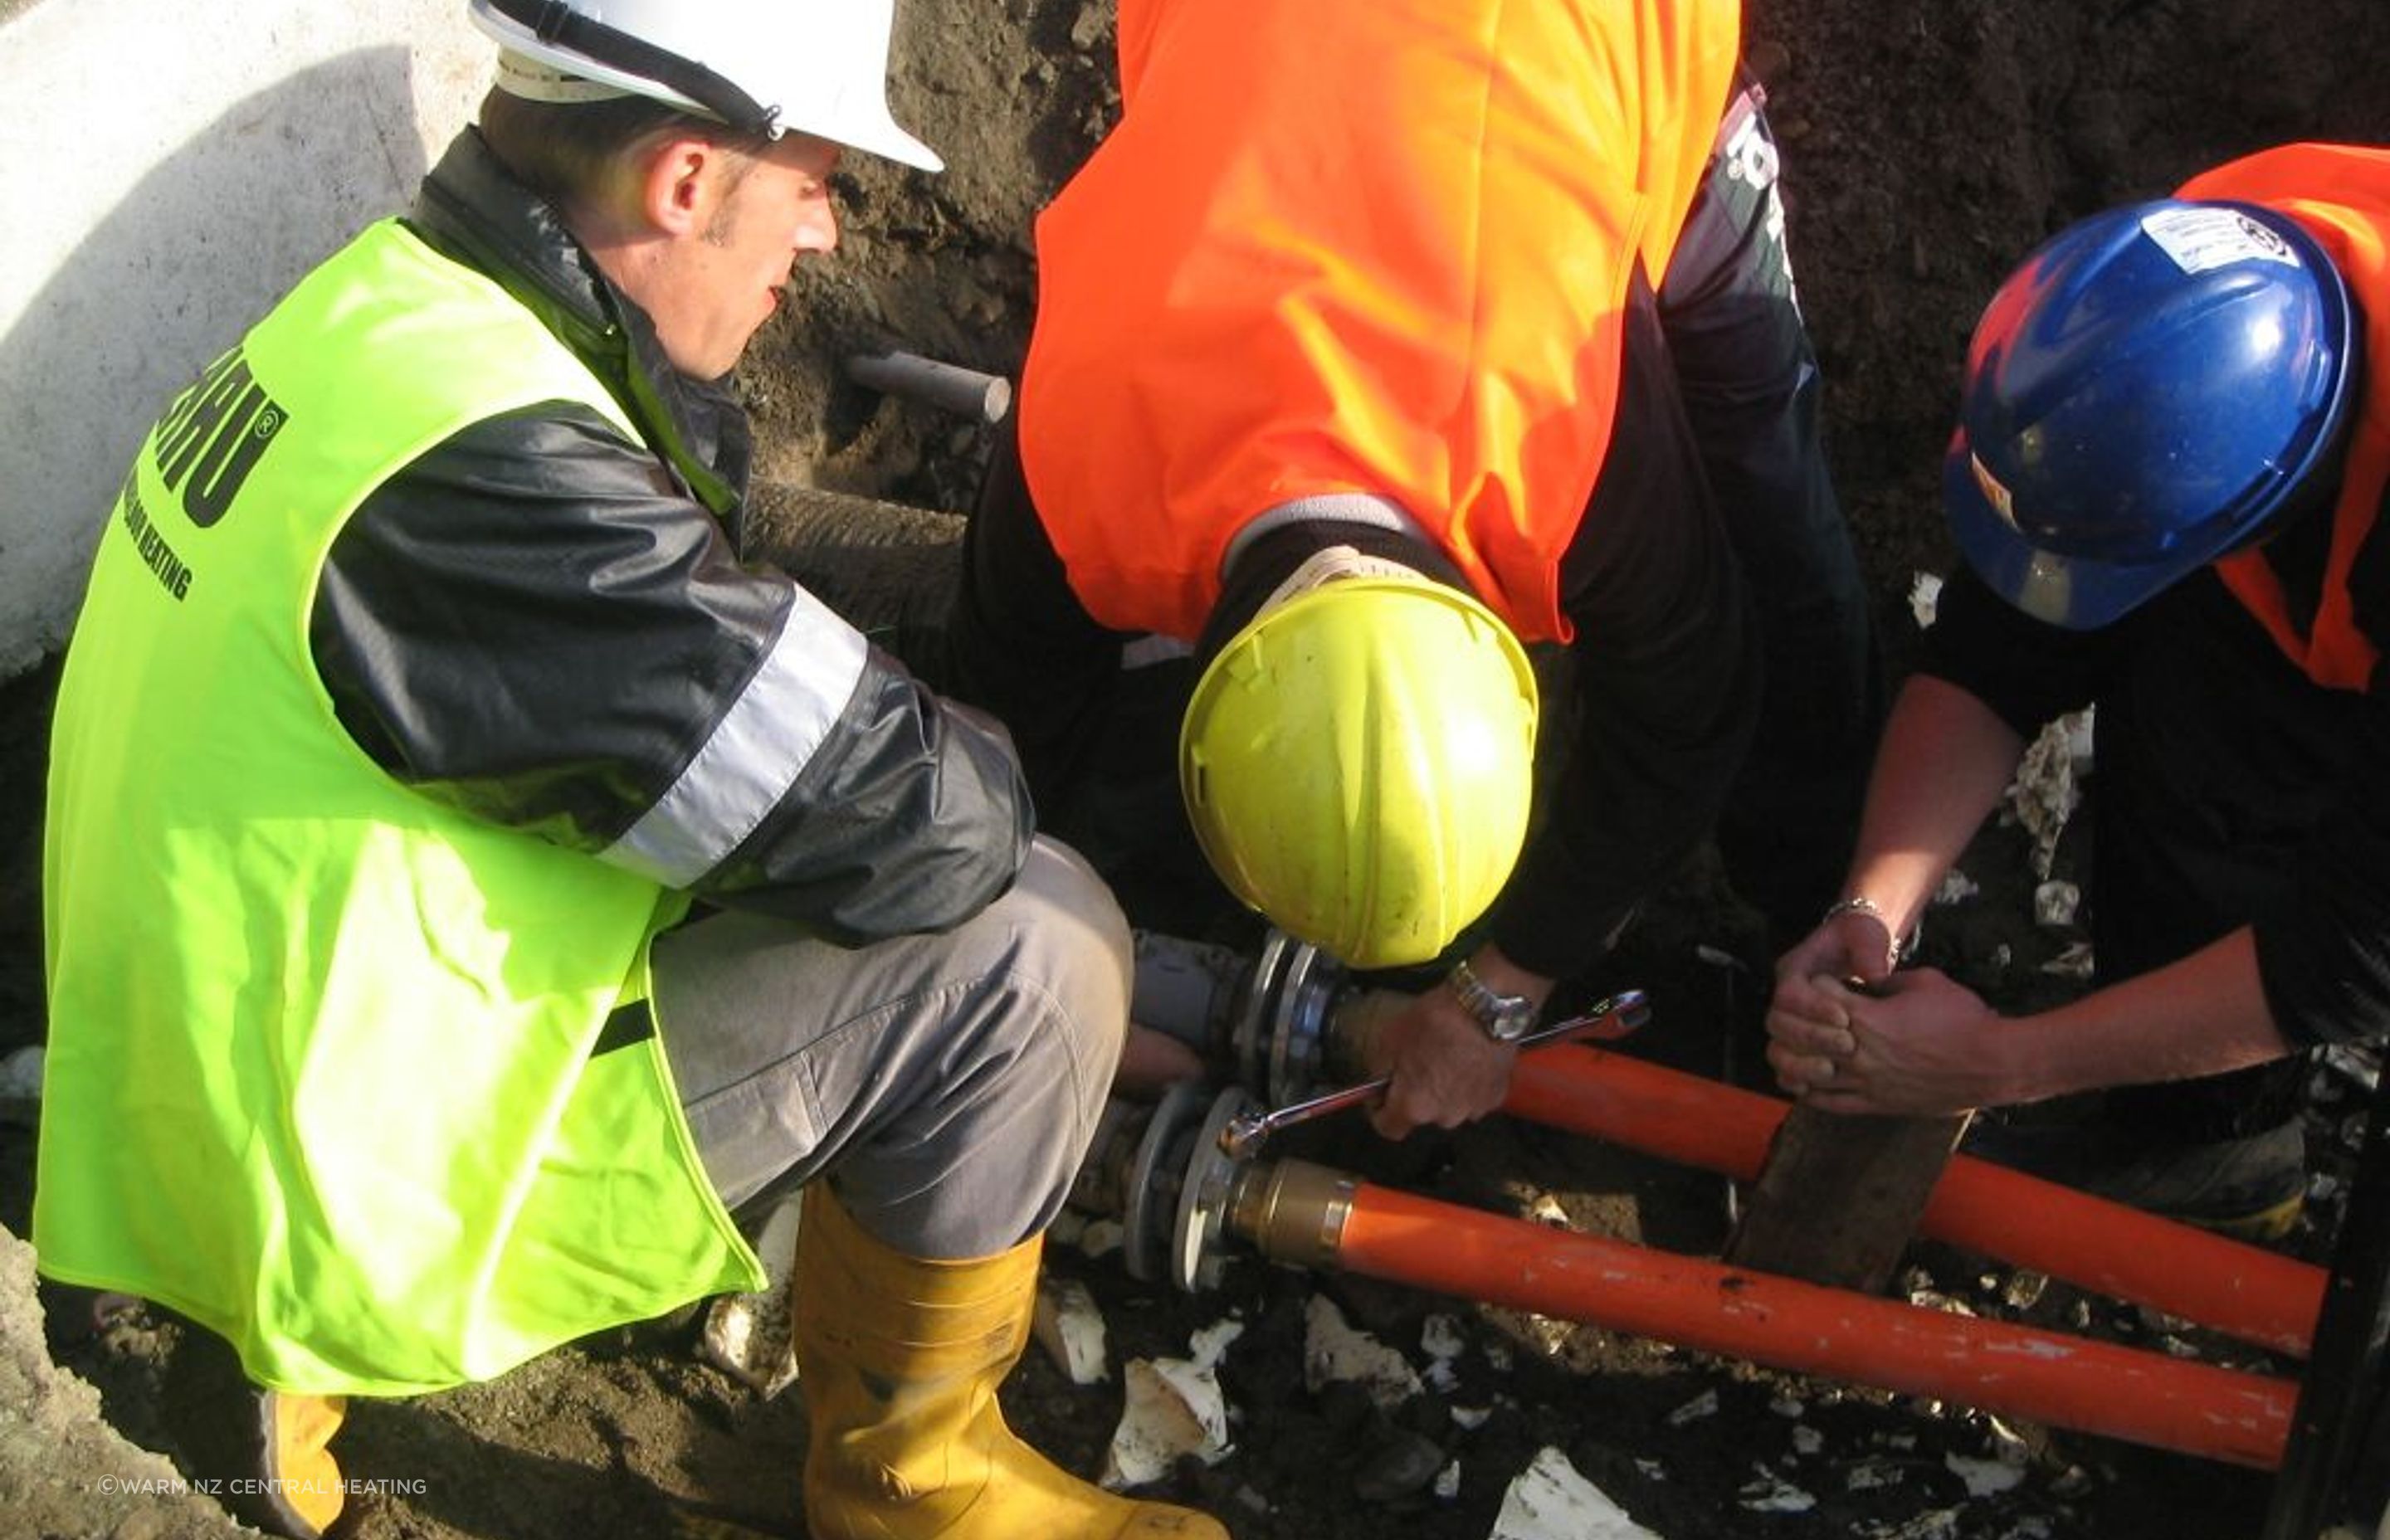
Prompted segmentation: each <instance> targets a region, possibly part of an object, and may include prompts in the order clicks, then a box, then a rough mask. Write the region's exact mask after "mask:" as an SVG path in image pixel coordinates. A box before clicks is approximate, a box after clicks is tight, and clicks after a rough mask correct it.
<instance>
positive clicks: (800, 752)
mask: <svg viewBox="0 0 2390 1540" xmlns="http://www.w3.org/2000/svg"><path fill="white" fill-rule="evenodd" d="M866 651H867V648H866V645H865V643H864V640H863V634H862V633H861V632H859V631H857V630H855V629H854V627H853V626H851V625H849V624H847V623H846V622H844V621H842V620H841V619H840V618H839V617H838V616H837V615H835V614H833V613H832V612H831V611H830V610H829V608H828V607H826V606H825V605H823V603H822V602H821V601H820V600H819V599H817V598H816V597H813V596H812V595H811V594H808V593H806V592H805V591H804V590H803V589H802V588H799V589H797V590H795V598H794V601H793V602H792V603H791V604H790V607H789V618H788V620H787V621H786V622H784V623H783V624H782V625H781V627H780V635H779V639H778V640H777V641H776V642H774V643H773V644H772V650H771V653H770V655H769V656H767V657H765V660H764V663H763V666H762V667H761V668H758V669H757V670H756V671H755V676H754V677H753V678H752V679H750V680H749V681H748V682H747V688H746V690H745V691H744V692H743V693H742V694H741V695H740V696H739V699H737V700H736V701H734V702H732V704H731V707H730V709H729V710H728V711H727V712H724V713H723V715H722V720H721V721H719V722H717V723H715V724H714V726H713V736H712V737H711V738H707V739H706V740H705V746H704V747H703V748H701V749H700V750H699V751H697V754H696V757H694V758H693V759H691V760H690V761H689V762H688V768H687V769H686V770H684V771H682V772H681V776H680V779H678V780H676V781H675V782H674V783H673V786H672V789H671V790H669V791H666V792H665V793H664V794H663V796H662V798H661V799H659V800H658V801H657V802H656V805H655V806H653V807H651V808H649V810H648V813H647V815H646V816H645V817H643V818H641V819H640V820H639V821H638V822H637V823H636V824H635V825H633V826H632V827H631V828H630V831H629V832H628V833H626V834H624V835H623V837H622V838H621V839H620V840H618V841H615V842H614V843H613V845H612V846H611V847H610V848H609V849H608V850H606V851H605V852H603V853H602V854H601V856H600V858H601V859H602V860H605V861H607V862H610V863H611V864H612V865H614V866H621V867H623V868H625V869H626V870H629V871H634V872H636V873H638V874H639V875H640V876H642V877H645V878H648V879H651V880H653V881H657V882H661V883H662V884H664V885H665V886H666V887H672V888H686V887H687V886H689V885H690V884H691V883H693V882H695V881H696V880H697V879H699V878H700V877H703V876H704V875H705V874H706V873H707V872H709V871H712V870H713V868H714V867H715V866H718V865H720V864H721V862H722V860H723V858H724V857H726V856H727V855H728V854H729V853H731V852H732V851H734V850H736V849H738V848H739V841H742V840H744V839H746V838H747V836H748V835H749V834H751V833H752V832H753V831H754V828H755V826H756V825H757V824H759V823H761V822H762V821H763V819H764V816H765V814H768V813H770V812H771V811H772V809H773V808H775V807H777V806H778V805H779V802H780V798H781V797H782V796H783V795H785V794H786V793H787V791H788V789H789V787H790V784H791V783H793V782H794V781H795V780H796V778H797V776H799V775H800V774H801V773H803V770H804V767H805V765H806V764H807V763H809V762H810V761H811V760H812V759H813V757H814V751H815V750H816V749H818V748H820V747H821V744H822V739H823V738H827V737H829V730H830V728H831V726H832V725H834V724H836V723H837V721H838V718H839V713H840V712H843V711H844V710H845V709H846V703H847V702H848V701H849V700H851V699H854V687H855V683H856V681H858V680H860V679H861V678H862V677H863V661H864V658H865V655H866Z"/></svg>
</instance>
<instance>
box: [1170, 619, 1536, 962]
mask: <svg viewBox="0 0 2390 1540" xmlns="http://www.w3.org/2000/svg"><path fill="white" fill-rule="evenodd" d="M1535 749H1536V679H1535V674H1534V672H1533V671H1532V670H1531V669H1530V668H1529V666H1528V663H1527V654H1526V650H1525V648H1522V647H1521V646H1520V645H1519V640H1518V638H1517V637H1515V636H1513V635H1511V634H1510V627H1508V626H1506V625H1504V624H1503V623H1502V622H1500V621H1499V620H1497V618H1496V617H1495V615H1494V613H1493V612H1492V611H1491V610H1487V609H1486V608H1485V607H1484V605H1482V604H1480V603H1478V602H1477V601H1476V600H1475V599H1473V598H1471V597H1469V596H1468V595H1466V594H1464V593H1461V592H1460V591H1459V590H1458V589H1455V588H1451V587H1448V586H1446V585H1445V584H1440V583H1435V582H1432V581H1430V580H1428V579H1426V578H1409V577H1354V578H1343V579H1339V580H1337V581H1334V582H1330V583H1327V584H1321V585H1320V586H1318V587H1316V588H1312V589H1310V590H1309V591H1307V592H1304V593H1302V594H1299V595H1298V596H1297V597H1293V598H1291V599H1289V600H1286V601H1285V602H1283V603H1279V604H1277V605H1275V606H1273V607H1271V608H1268V609H1266V610H1263V611H1262V612H1261V613H1260V614H1259V615H1257V616H1256V617H1255V618H1254V619H1253V622H1251V623H1250V624H1248V625H1247V626H1246V627H1245V628H1244V629H1243V630H1241V631H1240V632H1238V633H1237V634H1236V635H1235V636H1234V637H1232V638H1231V639H1230V640H1229V642H1228V644H1227V646H1226V647H1225V648H1221V650H1220V652H1219V655H1218V656H1217V657H1215V658H1214V659H1213V660H1212V662H1211V664H1210V666H1209V667H1207V668H1206V669H1205V670H1204V671H1203V676H1202V678H1201V680H1199V681H1198V682H1197V684H1196V686H1195V693H1194V696H1193V698H1192V699H1190V700H1189V703H1188V707H1187V717H1186V720H1185V722H1184V723H1183V724H1182V725H1181V727H1180V730H1179V735H1178V785H1179V790H1180V792H1181V793H1182V794H1183V795H1184V796H1185V798H1186V800H1187V814H1188V817H1189V819H1190V820H1191V821H1192V823H1193V824H1194V827H1195V834H1196V838H1197V839H1198V840H1199V841H1201V844H1202V847H1203V853H1204V854H1205V855H1206V856H1208V857H1209V858H1210V860H1211V863H1212V866H1213V868H1214V870H1216V871H1217V872H1218V873H1219V874H1220V878H1221V879H1222V880H1223V881H1225V882H1226V883H1227V885H1228V887H1229V888H1230V889H1231V890H1232V891H1233V892H1235V893H1236V894H1237V896H1238V897H1240V898H1241V899H1243V900H1244V901H1245V902H1246V903H1247V904H1250V905H1253V907H1254V908H1256V909H1258V910H1260V911H1261V912H1262V913H1263V914H1264V915H1266V916H1267V917H1268V918H1270V920H1271V921H1272V922H1273V923H1274V924H1276V925H1277V926H1278V927H1279V929H1281V930H1285V931H1287V932H1288V933H1289V934H1291V935H1292V936H1294V937H1295V938H1296V939H1298V940H1301V941H1306V942H1309V943H1311V944H1313V945H1315V946H1317V947H1318V948H1319V949H1320V950H1321V951H1323V952H1325V953H1327V954H1328V955H1329V956H1332V957H1335V958H1337V959H1338V960H1339V961H1342V962H1343V963H1345V964H1347V965H1348V966H1351V967H1354V968H1385V967H1393V966H1397V965H1401V964H1406V963H1418V962H1425V961H1428V960H1429V959H1431V958H1433V957H1435V956H1438V955H1440V954H1441V953H1442V952H1443V951H1444V949H1445V948H1446V946H1447V945H1449V944H1450V943H1451V942H1452V940H1453V938H1454V937H1456V936H1458V934H1459V933H1460V931H1461V929H1462V928H1463V927H1464V926H1466V925H1468V924H1469V923H1470V922H1471V920H1473V919H1475V918H1477V917H1478V916H1479V915H1481V914H1483V913H1484V911H1485V908H1486V906H1487V905H1491V904H1492V903H1493V902H1494V899H1495V895H1496V894H1497V893H1499V892H1501V891H1502V884H1503V883H1504V882H1506V881H1507V880H1509V879H1510V868H1511V866H1513V865H1515V864H1516V863H1517V861H1518V858H1519V847H1520V846H1521V845H1522V844H1523V842H1524V841H1525V840H1526V833H1527V803H1528V800H1529V797H1530V794H1531V791H1532V789H1533V785H1534V778H1535Z"/></svg>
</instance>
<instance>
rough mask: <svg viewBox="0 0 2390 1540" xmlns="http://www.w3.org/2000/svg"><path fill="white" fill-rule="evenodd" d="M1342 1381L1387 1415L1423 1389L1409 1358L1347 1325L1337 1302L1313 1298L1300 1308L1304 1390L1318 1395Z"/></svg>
mask: <svg viewBox="0 0 2390 1540" xmlns="http://www.w3.org/2000/svg"><path fill="white" fill-rule="evenodd" d="M1340 1381H1341V1382H1348V1383H1351V1384H1356V1385H1358V1386H1360V1387H1361V1388H1362V1389H1363V1390H1365V1391H1367V1392H1369V1399H1370V1401H1371V1402H1373V1403H1374V1404H1376V1405H1377V1406H1378V1407H1379V1408H1380V1409H1381V1410H1384V1411H1389V1412H1391V1411H1393V1410H1394V1408H1396V1407H1398V1406H1400V1405H1402V1404H1403V1403H1404V1402H1406V1401H1408V1400H1409V1399H1410V1398H1411V1397H1413V1396H1415V1395H1418V1394H1419V1393H1420V1391H1421V1390H1423V1389H1424V1388H1425V1387H1424V1386H1422V1384H1421V1383H1420V1377H1419V1372H1418V1371H1417V1370H1415V1369H1413V1368H1412V1367H1411V1366H1410V1361H1409V1360H1408V1359H1407V1358H1405V1357H1404V1356H1403V1355H1402V1354H1400V1353H1397V1352H1396V1351H1395V1350H1394V1349H1393V1348H1391V1347H1388V1346H1387V1345H1386V1344H1385V1343H1383V1342H1381V1341H1378V1340H1377V1339H1376V1338H1375V1337H1372V1336H1370V1335H1369V1334H1368V1332H1366V1331H1357V1330H1356V1329H1354V1328H1352V1327H1351V1326H1348V1325H1347V1324H1345V1320H1344V1312H1343V1311H1342V1310H1339V1309H1337V1308H1336V1302H1335V1301H1333V1300H1331V1299H1330V1298H1329V1297H1328V1296H1327V1295H1325V1294H1314V1295H1312V1296H1311V1302H1310V1303H1308V1304H1306V1305H1305V1306H1304V1336H1303V1382H1304V1389H1306V1390H1308V1391H1309V1392H1311V1393H1313V1394H1314V1395H1317V1394H1318V1393H1319V1392H1320V1391H1321V1390H1322V1389H1324V1388H1325V1387H1327V1386H1329V1385H1330V1384H1335V1383H1338V1382H1340Z"/></svg>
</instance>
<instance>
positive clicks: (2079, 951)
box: [2041, 941, 2093, 979]
mask: <svg viewBox="0 0 2390 1540" xmlns="http://www.w3.org/2000/svg"><path fill="white" fill-rule="evenodd" d="M2092 961H2093V959H2092V956H2091V943H2089V942H2088V941H2078V942H2076V943H2074V944H2072V945H2070V946H2069V947H2067V948H2066V950H2065V951H2063V952H2061V953H2060V954H2059V955H2058V956H2054V957H2052V958H2050V959H2049V961H2048V962H2046V963H2044V964H2042V965H2041V971H2042V972H2044V973H2047V974H2049V975H2050V976H2051V977H2052V978H2057V979H2088V978H2089V977H2090V976H2091V969H2092Z"/></svg>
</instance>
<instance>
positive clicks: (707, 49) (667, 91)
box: [469, 0, 945, 171]
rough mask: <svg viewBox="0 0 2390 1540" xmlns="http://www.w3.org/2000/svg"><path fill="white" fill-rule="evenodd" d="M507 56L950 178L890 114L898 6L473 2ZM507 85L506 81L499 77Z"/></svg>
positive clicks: (775, 0) (822, 0)
mask: <svg viewBox="0 0 2390 1540" xmlns="http://www.w3.org/2000/svg"><path fill="white" fill-rule="evenodd" d="M469 12H470V14H471V16H472V19H473V23H474V25H476V26H478V27H480V28H481V29H482V31H483V32H487V33H489V34H490V35H491V36H492V37H495V38H496V39H497V40H498V42H499V43H500V44H501V45H503V46H504V47H505V48H506V49H507V50H508V51H509V52H510V53H512V54H514V55H517V56H520V58H522V59H527V60H530V61H532V62H533V63H534V64H538V65H546V66H548V67H550V68H553V69H555V70H558V71H561V72H562V73H563V74H564V75H566V76H568V77H571V78H572V79H575V80H583V81H590V82H594V83H597V84H598V85H601V86H613V87H615V88H617V89H619V90H622V91H626V92H629V93H631V94H633V95H635V96H651V97H653V98H655V99H656V100H658V101H662V102H669V103H671V104H672V105H673V106H675V107H679V108H685V109H688V110H689V111H692V112H699V113H702V114H704V115H705V116H707V117H710V118H718V119H720V120H722V121H723V122H728V123H730V124H732V125H733V126H735V127H739V128H745V129H758V130H762V131H764V132H766V133H769V134H770V135H772V136H773V137H775V138H777V137H778V136H779V135H782V134H786V133H790V132H795V133H799V134H810V135H815V136H816V137H817V138H822V139H829V140H830V141H832V142H834V143H837V144H842V145H846V146H849V147H851V148H855V149H861V150H868V151H870V152H871V153H872V154H874V155H884V156H886V157H888V158H889V159H890V160H901V161H903V162H904V163H905V164H906V165H908V166H919V167H920V168H921V169H922V170H923V171H942V170H944V166H945V162H944V161H943V160H939V159H938V156H937V152H936V151H934V150H932V149H931V148H930V147H929V146H927V145H925V144H923V143H921V141H920V140H919V139H916V138H915V137H913V135H910V134H907V133H906V132H905V131H904V130H903V129H901V128H899V127H897V126H896V120H895V119H894V118H893V117H891V116H889V113H888V37H889V32H890V31H891V29H892V28H893V24H894V20H895V14H894V13H895V0H469ZM502 83H504V82H503V81H502Z"/></svg>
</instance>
